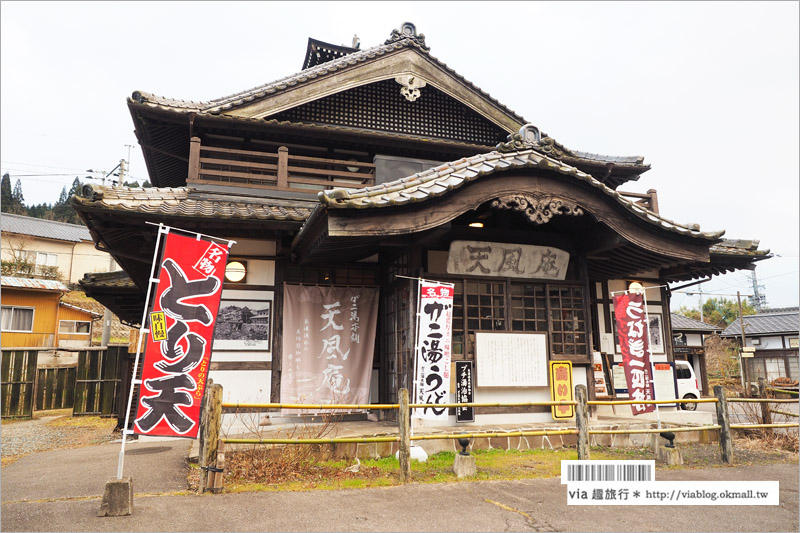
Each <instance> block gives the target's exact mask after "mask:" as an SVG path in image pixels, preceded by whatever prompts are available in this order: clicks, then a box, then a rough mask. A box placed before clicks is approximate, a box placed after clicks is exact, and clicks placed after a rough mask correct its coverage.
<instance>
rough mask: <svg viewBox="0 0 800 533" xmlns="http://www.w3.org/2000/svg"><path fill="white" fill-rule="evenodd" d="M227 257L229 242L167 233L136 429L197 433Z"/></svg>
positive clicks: (180, 434) (148, 432)
mask: <svg viewBox="0 0 800 533" xmlns="http://www.w3.org/2000/svg"><path fill="white" fill-rule="evenodd" d="M227 258H228V248H227V246H226V245H220V244H218V243H215V242H212V241H210V240H206V239H201V238H198V237H184V236H183V235H177V234H175V233H168V234H167V236H166V242H165V244H164V253H163V255H162V261H161V267H160V270H159V275H158V280H159V282H158V286H157V288H156V290H155V296H154V297H153V300H152V301H153V305H152V307H151V311H150V314H149V316H148V319H149V320H148V322H149V323H150V334H149V335H148V336H147V348H146V350H145V357H144V362H143V363H142V385H141V386H140V389H139V402H138V405H137V409H136V418H135V420H134V423H133V428H134V433H137V434H140V435H162V436H169V437H189V438H195V437H197V431H198V427H199V425H200V403H201V401H202V399H203V392H204V390H205V386H206V379H207V378H208V365H209V360H210V359H211V344H212V342H213V340H214V322H215V321H216V318H217V312H218V310H219V300H220V296H221V295H222V278H223V276H224V274H225V265H226V263H227Z"/></svg>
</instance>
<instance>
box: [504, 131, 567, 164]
mask: <svg viewBox="0 0 800 533" xmlns="http://www.w3.org/2000/svg"><path fill="white" fill-rule="evenodd" d="M507 139H508V140H507V141H506V142H504V143H499V144H498V145H497V146H496V147H495V150H497V151H498V152H500V153H508V152H519V151H520V150H530V149H534V150H536V151H537V152H542V153H544V154H546V155H549V156H551V157H555V158H556V159H561V158H562V157H564V156H565V155H566V154H565V153H564V151H563V150H561V148H560V147H559V146H558V145H557V143H556V141H555V139H553V138H552V137H550V136H548V135H547V134H546V133H541V132H540V131H539V128H537V127H536V126H534V125H533V124H525V125H524V126H522V127H521V128H520V129H519V133H512V134H510V135H509V136H508V138H507Z"/></svg>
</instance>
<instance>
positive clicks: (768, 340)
mask: <svg viewBox="0 0 800 533" xmlns="http://www.w3.org/2000/svg"><path fill="white" fill-rule="evenodd" d="M745 339H746V340H747V345H748V346H753V347H754V348H755V349H756V350H781V349H783V337H782V336H780V335H775V336H772V337H759V339H760V340H761V344H754V343H753V339H752V338H751V337H748V336H747V330H745ZM786 344H787V346H788V344H789V343H788V342H787V343H786Z"/></svg>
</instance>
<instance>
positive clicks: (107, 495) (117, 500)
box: [97, 477, 133, 516]
mask: <svg viewBox="0 0 800 533" xmlns="http://www.w3.org/2000/svg"><path fill="white" fill-rule="evenodd" d="M132 513H133V480H132V479H131V478H129V477H124V478H122V479H116V478H115V479H110V480H108V482H106V488H105V491H103V503H102V504H101V505H100V511H99V512H98V513H97V516H127V515H129V514H132Z"/></svg>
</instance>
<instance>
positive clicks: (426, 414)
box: [412, 280, 455, 420]
mask: <svg viewBox="0 0 800 533" xmlns="http://www.w3.org/2000/svg"><path fill="white" fill-rule="evenodd" d="M454 293H455V291H454V289H453V284H451V283H439V282H436V281H427V280H420V283H419V301H418V303H417V316H418V317H419V320H418V321H417V324H418V327H417V343H416V371H415V373H414V376H415V378H414V384H415V389H416V394H415V397H414V403H424V404H431V405H433V406H435V405H436V404H439V403H449V400H450V359H451V344H452V336H453V330H452V328H453V295H454ZM412 416H414V417H415V418H427V419H432V420H437V419H443V418H447V408H445V407H424V408H416V409H414V413H413V415H412Z"/></svg>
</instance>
